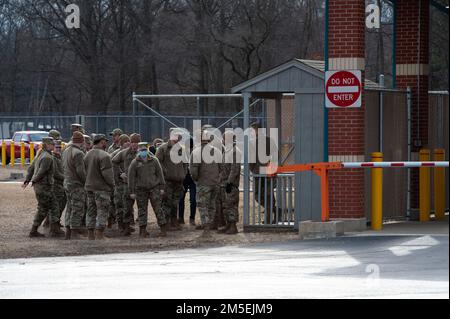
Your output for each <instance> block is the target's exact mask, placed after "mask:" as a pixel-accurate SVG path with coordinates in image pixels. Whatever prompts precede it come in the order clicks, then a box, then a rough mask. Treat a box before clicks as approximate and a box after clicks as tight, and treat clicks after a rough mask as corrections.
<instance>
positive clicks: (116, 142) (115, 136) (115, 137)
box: [108, 128, 123, 154]
mask: <svg viewBox="0 0 450 319" xmlns="http://www.w3.org/2000/svg"><path fill="white" fill-rule="evenodd" d="M109 135H110V136H111V137H112V142H113V143H112V144H111V146H110V147H109V148H108V153H109V154H112V153H114V152H115V151H117V150H118V149H120V137H121V136H122V135H123V131H122V130H121V129H120V128H116V129H115V130H114V131H112V132H111V133H109Z"/></svg>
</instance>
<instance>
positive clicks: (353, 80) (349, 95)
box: [325, 71, 362, 108]
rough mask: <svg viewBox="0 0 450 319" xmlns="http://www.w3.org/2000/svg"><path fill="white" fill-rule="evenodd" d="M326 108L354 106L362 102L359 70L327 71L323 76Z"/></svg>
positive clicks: (359, 105)
mask: <svg viewBox="0 0 450 319" xmlns="http://www.w3.org/2000/svg"><path fill="white" fill-rule="evenodd" d="M325 92H326V97H325V100H326V107H327V108H356V107H361V105H362V103H361V101H362V98H361V96H362V84H361V71H329V72H327V73H326V77H325Z"/></svg>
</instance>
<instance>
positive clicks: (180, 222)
mask: <svg viewBox="0 0 450 319" xmlns="http://www.w3.org/2000/svg"><path fill="white" fill-rule="evenodd" d="M178 224H180V225H185V224H186V223H185V222H184V218H183V217H180V218H178Z"/></svg>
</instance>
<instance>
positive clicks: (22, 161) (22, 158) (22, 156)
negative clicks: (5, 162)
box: [20, 142, 25, 167]
mask: <svg viewBox="0 0 450 319" xmlns="http://www.w3.org/2000/svg"><path fill="white" fill-rule="evenodd" d="M20 166H22V167H24V166H25V142H20Z"/></svg>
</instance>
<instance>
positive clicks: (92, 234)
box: [88, 229, 95, 240]
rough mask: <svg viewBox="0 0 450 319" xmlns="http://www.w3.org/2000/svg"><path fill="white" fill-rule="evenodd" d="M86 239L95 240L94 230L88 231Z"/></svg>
mask: <svg viewBox="0 0 450 319" xmlns="http://www.w3.org/2000/svg"><path fill="white" fill-rule="evenodd" d="M88 239H89V240H95V230H94V229H88Z"/></svg>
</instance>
